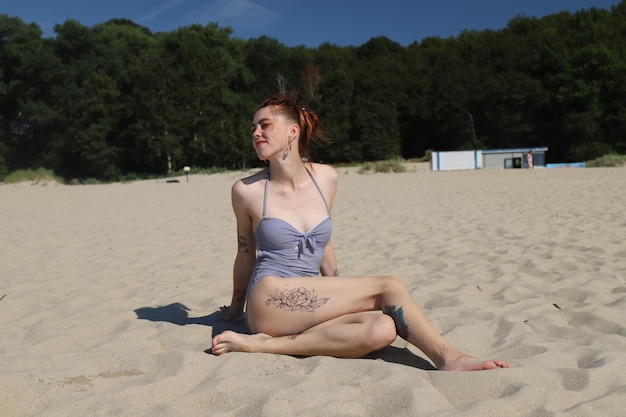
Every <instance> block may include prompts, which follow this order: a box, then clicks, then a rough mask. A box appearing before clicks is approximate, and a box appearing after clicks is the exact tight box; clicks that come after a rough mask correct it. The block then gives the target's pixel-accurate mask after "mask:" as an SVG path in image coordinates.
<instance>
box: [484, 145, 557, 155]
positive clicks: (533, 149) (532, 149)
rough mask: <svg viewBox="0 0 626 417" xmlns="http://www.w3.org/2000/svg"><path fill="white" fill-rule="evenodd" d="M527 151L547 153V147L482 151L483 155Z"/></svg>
mask: <svg viewBox="0 0 626 417" xmlns="http://www.w3.org/2000/svg"><path fill="white" fill-rule="evenodd" d="M528 151H533V152H547V151H548V147H547V146H542V147H539V148H511V149H487V150H484V151H482V153H483V154H486V153H487V154H489V153H516V152H528Z"/></svg>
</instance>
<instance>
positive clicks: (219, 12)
mask: <svg viewBox="0 0 626 417" xmlns="http://www.w3.org/2000/svg"><path fill="white" fill-rule="evenodd" d="M189 17H190V18H192V19H194V20H195V21H198V20H203V21H204V22H205V23H206V22H218V23H219V24H220V26H233V27H235V26H236V27H245V26H250V27H259V26H266V25H268V24H270V23H272V22H274V21H275V20H276V19H277V18H278V14H277V13H275V12H274V11H272V10H271V9H269V8H267V7H264V6H262V5H260V4H258V3H255V2H252V1H248V0H215V1H212V2H211V4H209V5H208V6H206V7H204V8H203V10H202V11H201V12H200V13H199V14H193V13H192V14H190V15H189Z"/></svg>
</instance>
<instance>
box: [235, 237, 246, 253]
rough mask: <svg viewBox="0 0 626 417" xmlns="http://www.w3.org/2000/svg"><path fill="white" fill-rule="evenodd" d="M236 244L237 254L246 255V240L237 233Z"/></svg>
mask: <svg viewBox="0 0 626 417" xmlns="http://www.w3.org/2000/svg"><path fill="white" fill-rule="evenodd" d="M237 244H238V249H237V250H238V251H239V253H248V242H246V238H245V237H244V236H242V235H240V234H239V233H237Z"/></svg>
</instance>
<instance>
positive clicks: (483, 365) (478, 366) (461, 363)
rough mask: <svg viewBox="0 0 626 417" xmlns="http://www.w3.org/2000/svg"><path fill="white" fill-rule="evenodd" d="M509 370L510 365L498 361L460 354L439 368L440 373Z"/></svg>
mask: <svg viewBox="0 0 626 417" xmlns="http://www.w3.org/2000/svg"><path fill="white" fill-rule="evenodd" d="M498 368H511V365H509V364H508V363H506V362H504V361H501V360H499V359H493V360H488V361H483V360H482V359H478V358H475V357H473V356H469V355H465V354H461V355H459V356H458V357H456V358H454V359H447V360H446V363H445V364H444V365H443V366H442V367H440V368H439V370H441V371H485V370H488V369H498Z"/></svg>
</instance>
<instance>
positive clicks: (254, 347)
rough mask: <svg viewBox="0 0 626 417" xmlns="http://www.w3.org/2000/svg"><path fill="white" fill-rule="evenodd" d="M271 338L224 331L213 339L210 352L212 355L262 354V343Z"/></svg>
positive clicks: (258, 334)
mask: <svg viewBox="0 0 626 417" xmlns="http://www.w3.org/2000/svg"><path fill="white" fill-rule="evenodd" d="M271 338H272V337H271V336H269V335H267V334H264V333H257V334H241V333H235V332H233V331H230V330H226V331H225V332H223V333H220V334H218V335H217V336H215V337H214V338H213V342H212V346H211V350H212V352H213V354H214V355H223V354H224V353H228V352H262V349H261V345H262V343H263V341H267V340H270V339H271Z"/></svg>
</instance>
